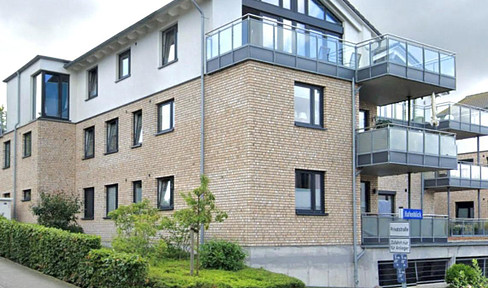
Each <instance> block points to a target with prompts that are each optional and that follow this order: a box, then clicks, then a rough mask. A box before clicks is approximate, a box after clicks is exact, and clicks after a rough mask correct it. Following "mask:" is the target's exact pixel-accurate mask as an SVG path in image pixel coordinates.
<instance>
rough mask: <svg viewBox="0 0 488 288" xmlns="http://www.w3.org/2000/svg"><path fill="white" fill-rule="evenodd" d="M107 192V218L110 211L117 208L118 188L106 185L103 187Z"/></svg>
mask: <svg viewBox="0 0 488 288" xmlns="http://www.w3.org/2000/svg"><path fill="white" fill-rule="evenodd" d="M105 189H106V191H107V214H106V215H107V217H108V213H109V212H110V211H114V210H115V209H117V208H118V207H119V199H118V197H119V195H118V194H119V191H118V190H119V186H118V185H117V184H115V185H108V186H106V187H105Z"/></svg>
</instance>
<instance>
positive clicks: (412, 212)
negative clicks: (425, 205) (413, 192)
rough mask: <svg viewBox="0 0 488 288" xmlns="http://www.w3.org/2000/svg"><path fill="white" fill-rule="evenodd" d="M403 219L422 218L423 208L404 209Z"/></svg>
mask: <svg viewBox="0 0 488 288" xmlns="http://www.w3.org/2000/svg"><path fill="white" fill-rule="evenodd" d="M402 216H403V219H422V218H424V214H423V213H422V209H403V215H402Z"/></svg>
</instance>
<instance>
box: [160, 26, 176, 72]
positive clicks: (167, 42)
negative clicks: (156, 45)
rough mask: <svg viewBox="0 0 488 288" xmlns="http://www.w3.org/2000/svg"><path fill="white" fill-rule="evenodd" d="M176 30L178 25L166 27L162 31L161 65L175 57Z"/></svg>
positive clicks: (174, 59)
mask: <svg viewBox="0 0 488 288" xmlns="http://www.w3.org/2000/svg"><path fill="white" fill-rule="evenodd" d="M177 32H178V26H176V25H175V26H173V27H171V28H169V29H166V30H164V31H163V32H162V37H161V38H162V42H163V43H162V47H163V49H162V50H163V51H162V53H163V55H162V59H163V61H162V65H163V66H164V65H167V64H170V63H171V62H174V61H176V60H177V59H178V58H177V50H176V49H177V46H176V43H177V42H176V41H177Z"/></svg>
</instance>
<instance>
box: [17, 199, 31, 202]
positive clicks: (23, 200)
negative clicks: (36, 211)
mask: <svg viewBox="0 0 488 288" xmlns="http://www.w3.org/2000/svg"><path fill="white" fill-rule="evenodd" d="M30 201H31V200H30V199H22V200H20V202H30Z"/></svg>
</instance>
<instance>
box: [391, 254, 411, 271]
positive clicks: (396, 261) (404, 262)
mask: <svg viewBox="0 0 488 288" xmlns="http://www.w3.org/2000/svg"><path fill="white" fill-rule="evenodd" d="M393 268H395V269H407V268H408V258H407V254H393Z"/></svg>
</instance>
